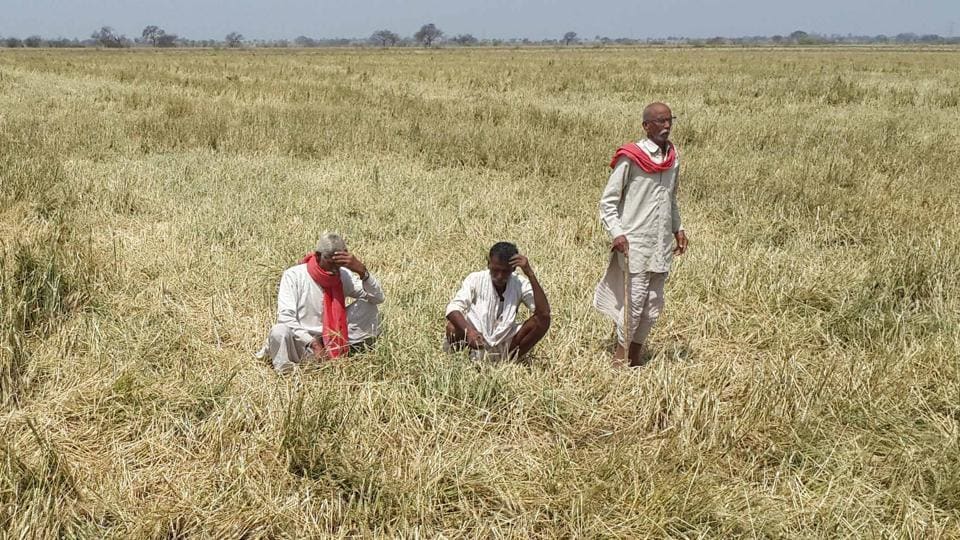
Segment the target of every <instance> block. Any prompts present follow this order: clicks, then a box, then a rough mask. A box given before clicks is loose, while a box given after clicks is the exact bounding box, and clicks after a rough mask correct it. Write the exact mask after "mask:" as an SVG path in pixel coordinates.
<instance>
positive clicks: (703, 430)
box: [0, 48, 960, 538]
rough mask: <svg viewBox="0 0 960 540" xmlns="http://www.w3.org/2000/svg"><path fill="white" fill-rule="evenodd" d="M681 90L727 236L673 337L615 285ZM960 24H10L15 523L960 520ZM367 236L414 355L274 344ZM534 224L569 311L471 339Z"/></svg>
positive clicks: (676, 291) (704, 192) (698, 176)
mask: <svg viewBox="0 0 960 540" xmlns="http://www.w3.org/2000/svg"><path fill="white" fill-rule="evenodd" d="M660 99H662V100H665V101H667V102H669V103H670V104H671V105H672V107H673V111H674V113H675V114H676V115H677V116H678V117H679V121H678V122H677V124H676V126H675V129H674V135H673V138H674V139H675V140H676V142H677V143H678V145H679V146H680V147H681V151H682V153H683V157H684V174H683V179H682V185H681V195H680V204H681V208H682V210H683V216H684V223H685V226H686V228H687V230H688V233H689V235H690V238H691V244H690V250H689V252H688V253H687V254H686V255H685V256H683V257H682V258H680V259H679V260H678V262H677V263H676V264H675V266H674V271H673V272H672V274H671V279H670V281H669V283H668V285H667V307H666V311H665V314H664V316H663V317H662V318H661V320H660V322H659V324H658V326H657V327H656V328H655V329H654V332H653V335H652V338H651V347H652V353H653V355H652V360H651V361H650V363H649V364H648V365H646V366H645V367H643V368H639V369H632V370H626V371H613V370H611V369H609V368H608V364H609V359H610V356H609V348H610V345H611V340H612V338H611V334H612V328H611V326H610V324H609V323H608V322H607V321H606V320H604V319H603V318H602V317H601V316H600V315H599V314H597V313H595V312H594V311H593V310H592V308H591V307H590V299H591V298H592V293H593V287H594V285H595V284H596V282H597V280H598V279H599V278H600V276H601V274H602V272H603V269H604V264H605V262H606V257H607V253H608V249H609V247H608V240H607V239H606V237H605V235H604V233H603V231H602V230H601V228H600V226H599V222H598V219H597V210H596V205H597V199H598V197H599V194H600V190H601V189H602V186H603V184H604V182H605V180H606V176H607V173H608V171H609V169H608V168H607V163H608V161H609V158H610V155H611V153H612V152H613V150H614V149H615V148H616V147H617V146H619V145H620V144H621V143H622V142H624V141H626V140H629V139H631V138H635V137H637V136H638V135H639V134H640V132H641V128H640V109H641V108H642V107H643V105H644V104H646V103H647V102H649V101H652V100H660ZM958 118H960V52H958V51H955V50H954V51H951V50H914V51H909V50H895V49H875V50H868V49H839V48H838V49H810V50H799V49H793V50H760V49H757V50H749V49H738V50H734V49H730V50H724V49H643V48H639V49H626V50H601V49H570V50H550V49H540V50H533V49H531V50H524V49H518V50H509V49H500V50H495V49H489V50H468V51H463V50H437V51H413V50H403V51H379V50H338V51H325V50H313V51H293V50H290V51H257V50H249V51H214V50H209V51H172V52H162V53H159V52H153V51H119V52H116V51H93V50H88V51H42V50H41V51H2V52H0V269H2V281H0V301H2V309H0V316H2V320H0V323H2V334H0V346H2V347H0V381H2V382H0V384H2V391H0V536H3V537H9V538H101V537H104V538H186V537H199V538H283V537H404V538H436V537H446V538H459V537H467V538H526V537H533V538H556V537H577V538H614V537H619V538H645V537H676V538H700V537H762V538H838V537H840V538H842V537H923V538H951V537H952V538H956V537H958V536H960V521H958V519H960V359H958V350H960V326H958V322H960V315H958V313H960V298H958V293H960V277H958V273H960V240H958V237H957V235H956V229H957V224H958V222H960V215H958V214H960V191H958V172H957V171H958V170H960V150H958V140H960V122H958ZM324 229H335V230H338V231H341V232H342V233H343V234H344V235H345V236H346V237H347V241H348V243H349V244H350V246H351V248H352V250H353V251H354V252H355V253H356V254H357V255H358V256H359V257H360V258H361V259H363V260H364V261H365V262H366V263H367V265H368V267H369V268H370V269H371V270H372V271H373V272H374V273H375V274H377V276H378V277H379V278H380V280H381V282H382V283H383V285H384V288H385V290H386V294H387V302H386V304H384V306H383V316H384V320H385V334H384V335H383V337H382V338H381V340H380V342H379V343H378V345H377V346H376V348H375V349H373V350H372V351H369V352H367V353H363V354H360V355H356V356H353V357H351V358H349V359H347V360H344V361H337V362H333V363H328V364H324V365H321V366H315V367H313V368H310V369H304V370H301V371H300V372H298V373H295V374H293V375H292V376H289V377H278V376H277V375H275V374H274V373H273V372H272V370H271V369H270V368H269V367H267V366H266V365H265V364H263V363H262V362H259V361H257V360H256V359H254V358H253V353H254V352H255V351H256V350H257V349H258V348H259V346H260V344H261V343H262V340H263V339H264V337H265V335H266V332H267V331H268V329H269V327H270V325H271V324H272V322H273V320H274V317H275V301H276V291H277V285H278V281H279V277H280V273H281V271H282V270H283V269H284V268H286V267H287V266H290V265H292V264H294V263H295V262H296V261H297V259H298V257H300V256H302V254H303V253H304V252H305V251H307V250H308V249H309V248H310V247H311V246H312V245H313V244H314V243H315V241H316V238H317V237H318V235H319V233H320V232H321V231H322V230H324ZM498 240H512V241H514V242H516V243H517V244H518V246H519V247H520V249H521V250H522V251H523V252H524V253H526V254H527V255H528V256H529V257H530V259H531V261H532V263H533V265H534V268H535V269H536V270H537V273H538V275H539V277H540V280H541V282H542V283H543V284H544V287H545V289H546V291H547V294H548V295H549V297H550V300H551V304H552V306H553V315H554V316H553V326H552V328H551V330H550V333H549V334H548V336H547V338H546V340H545V341H544V342H542V343H541V344H540V345H539V346H538V347H537V348H536V349H535V351H534V355H533V358H532V359H531V361H530V362H529V363H527V364H517V363H486V364H474V363H471V362H469V361H468V360H466V359H465V358H464V357H461V356H448V355H445V354H443V353H441V352H440V350H439V345H440V340H441V335H442V322H443V308H444V306H445V304H446V302H447V301H448V300H449V298H450V296H451V295H452V294H453V292H454V290H455V288H456V287H457V285H458V284H459V282H460V280H462V279H463V277H464V276H465V275H466V274H467V273H468V272H470V271H474V270H478V269H481V268H483V264H484V261H483V259H484V255H485V250H486V249H487V248H489V246H490V245H491V244H492V243H493V242H495V241H498Z"/></svg>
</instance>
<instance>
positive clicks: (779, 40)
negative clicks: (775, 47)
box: [770, 34, 783, 43]
mask: <svg viewBox="0 0 960 540" xmlns="http://www.w3.org/2000/svg"><path fill="white" fill-rule="evenodd" d="M770 41H772V42H774V43H783V36H781V35H780V34H777V35H775V36H773V37H771V38H770Z"/></svg>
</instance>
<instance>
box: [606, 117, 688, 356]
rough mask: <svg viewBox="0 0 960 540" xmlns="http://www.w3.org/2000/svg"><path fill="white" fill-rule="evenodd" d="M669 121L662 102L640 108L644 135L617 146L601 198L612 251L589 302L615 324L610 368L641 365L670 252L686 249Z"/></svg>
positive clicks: (660, 300) (676, 158)
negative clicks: (615, 343)
mask: <svg viewBox="0 0 960 540" xmlns="http://www.w3.org/2000/svg"><path fill="white" fill-rule="evenodd" d="M674 120H676V117H674V116H673V113H672V112H671V111H670V107H668V106H667V105H666V104H664V103H651V104H650V105H647V106H646V107H645V108H644V109H643V130H644V131H645V132H646V135H647V136H646V138H644V139H641V140H640V141H638V142H636V143H627V144H625V145H623V146H621V147H620V149H619V150H617V152H616V153H615V154H614V156H613V160H612V161H611V162H610V167H611V168H613V172H612V173H610V178H609V180H608V181H607V187H606V188H604V190H603V195H601V197H600V222H601V223H602V224H603V228H604V229H605V230H606V231H607V234H609V235H610V239H611V240H612V247H611V251H612V252H613V253H612V254H611V257H610V263H609V265H608V267H607V272H606V275H605V276H604V277H603V280H602V281H601V282H600V284H599V285H597V289H596V292H595V294H594V298H593V304H594V307H596V308H597V309H598V310H600V312H601V313H603V314H604V315H607V316H608V317H610V318H611V319H613V321H614V323H615V324H616V326H617V338H618V345H617V349H616V352H615V353H614V356H613V358H614V365H615V366H623V365H625V364H626V360H627V359H629V362H630V365H639V364H640V363H641V355H642V351H643V345H644V342H645V341H646V339H647V336H648V335H649V334H650V329H651V328H653V324H654V323H655V322H656V321H657V317H658V316H659V315H660V311H661V310H662V309H663V304H664V301H663V286H664V283H665V282H666V280H667V274H668V273H669V272H670V264H671V262H672V260H673V255H682V254H683V253H684V252H685V251H686V250H687V237H686V234H685V233H684V231H683V225H682V223H681V221H680V208H679V207H678V205H677V184H678V182H679V180H680V174H679V173H680V158H679V156H678V154H677V148H676V147H675V146H674V145H673V143H671V142H670V140H669V139H670V129H671V128H672V127H673V122H674Z"/></svg>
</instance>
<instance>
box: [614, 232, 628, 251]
mask: <svg viewBox="0 0 960 540" xmlns="http://www.w3.org/2000/svg"><path fill="white" fill-rule="evenodd" d="M629 250H630V243H629V242H627V237H626V236H624V235H622V234H621V235H620V236H618V237H616V238H614V239H613V245H612V246H611V248H610V251H617V252H620V253H622V254H624V255H626V254H627V251H629Z"/></svg>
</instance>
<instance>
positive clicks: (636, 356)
mask: <svg viewBox="0 0 960 540" xmlns="http://www.w3.org/2000/svg"><path fill="white" fill-rule="evenodd" d="M673 120H674V116H673V112H672V111H671V110H670V107H668V106H667V105H666V104H665V103H651V104H650V105H647V106H646V107H645V108H644V109H643V131H644V132H645V133H646V134H647V138H648V139H650V140H651V141H653V142H654V143H655V144H656V145H657V146H659V147H660V150H661V151H662V152H664V153H666V152H667V151H668V150H669V144H670V131H671V130H672V129H673ZM677 176H678V180H677V181H679V172H678V173H677ZM673 238H674V241H675V242H676V246H675V247H674V248H673V254H674V255H683V254H684V253H686V252H687V235H686V233H685V232H683V231H682V230H680V231H677V232H675V233H673ZM610 250H611V251H617V252H619V253H621V254H623V255H626V254H627V253H628V252H629V250H630V243H629V242H628V241H627V237H626V236H624V235H622V234H621V235H620V236H618V237H616V238H614V239H613V242H612V245H611V247H610ZM624 356H627V357H628V358H629V359H630V365H631V366H637V365H640V364H641V363H642V356H643V344H642V343H631V344H630V350H629V352H627V351H624V346H623V345H622V344H619V343H618V344H617V349H616V351H615V352H614V353H613V360H614V364H617V365H622V364H623V360H624Z"/></svg>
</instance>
